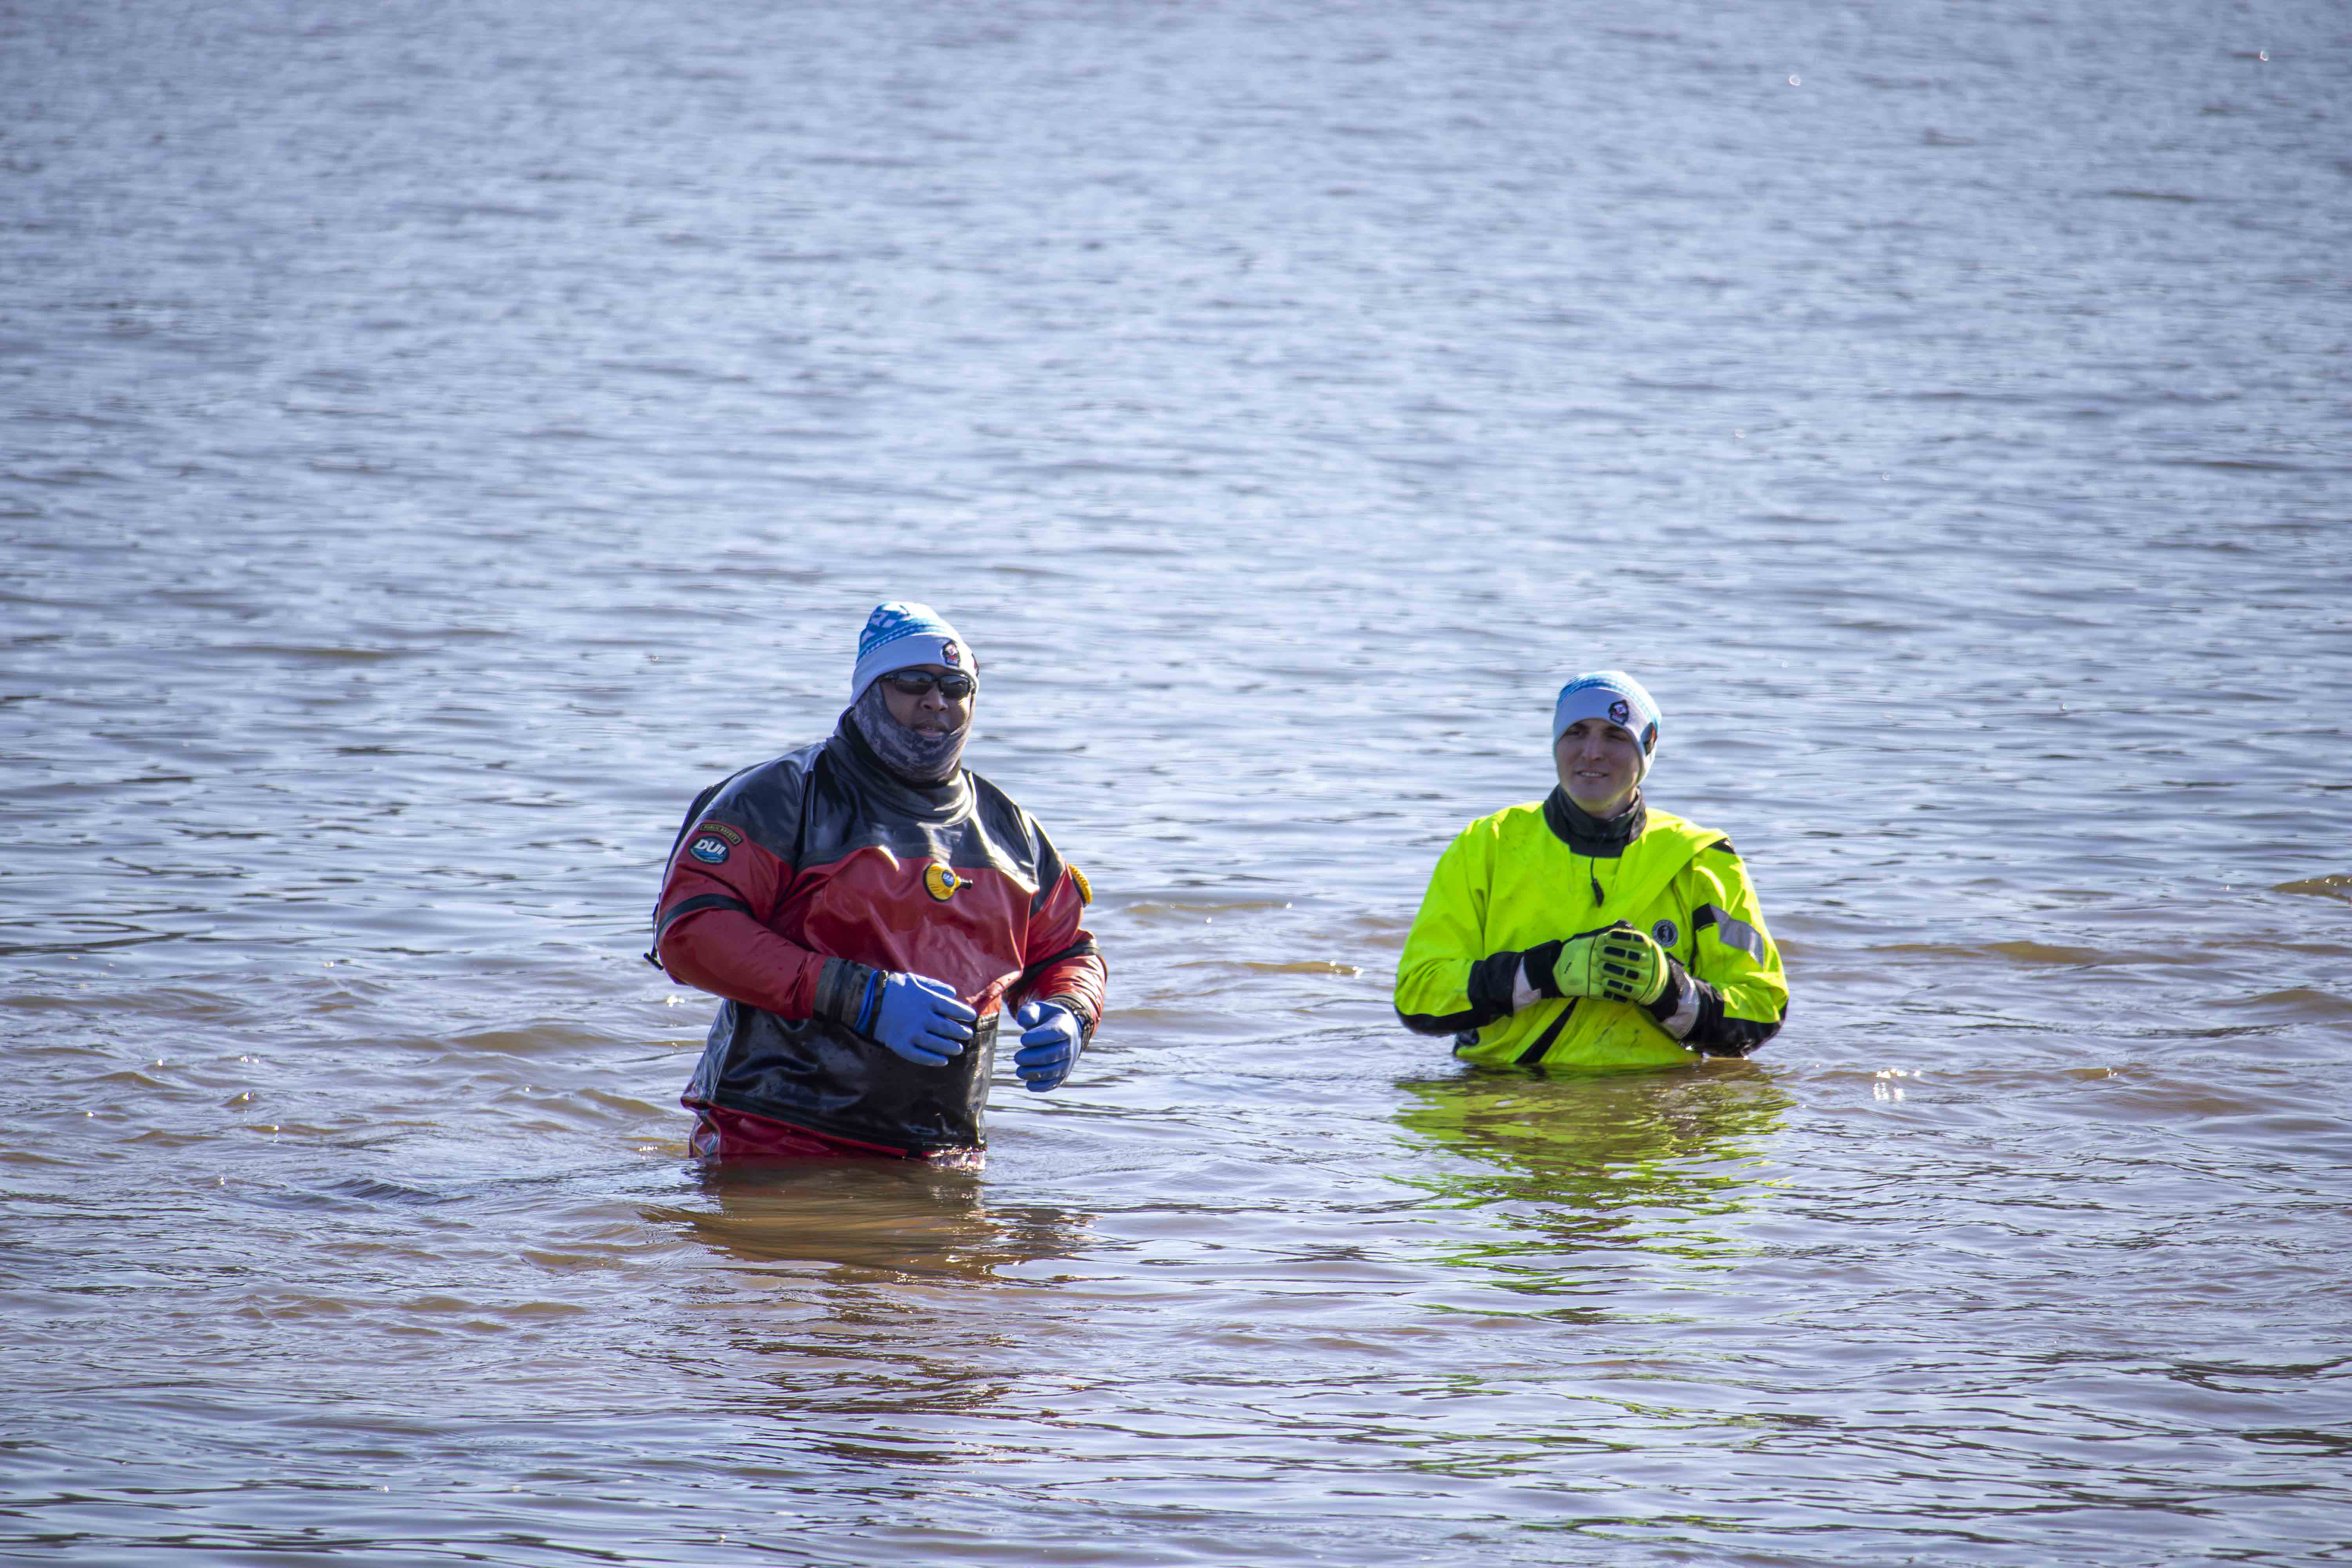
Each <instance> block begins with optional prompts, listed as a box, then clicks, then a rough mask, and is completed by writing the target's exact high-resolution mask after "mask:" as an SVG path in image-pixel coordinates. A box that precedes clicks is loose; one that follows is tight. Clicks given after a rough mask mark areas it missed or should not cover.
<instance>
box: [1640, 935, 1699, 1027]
mask: <svg viewBox="0 0 2352 1568" xmlns="http://www.w3.org/2000/svg"><path fill="white" fill-rule="evenodd" d="M1694 984H1698V983H1697V982H1696V981H1694V980H1693V979H1692V978H1691V973H1690V971H1689V970H1687V969H1685V968H1684V967H1683V961H1682V960H1681V959H1679V958H1676V957H1675V955H1674V954H1673V953H1671V952H1670V953H1668V954H1666V988H1665V989H1664V991H1662V992H1660V993H1658V999H1657V1000H1656V1001H1654V1002H1653V1003H1651V1004H1650V1005H1649V1006H1648V1008H1647V1009H1645V1010H1646V1011H1647V1012H1648V1013H1649V1015H1650V1016H1651V1018H1652V1019H1653V1020H1654V1021H1655V1022H1657V1023H1660V1024H1663V1023H1664V1022H1665V1021H1666V1020H1667V1019H1669V1018H1671V1017H1673V1016H1675V1013H1676V1011H1678V1010H1679V1009H1680V1008H1681V1006H1682V1005H1683V992H1684V989H1685V987H1686V986H1690V985H1694Z"/></svg>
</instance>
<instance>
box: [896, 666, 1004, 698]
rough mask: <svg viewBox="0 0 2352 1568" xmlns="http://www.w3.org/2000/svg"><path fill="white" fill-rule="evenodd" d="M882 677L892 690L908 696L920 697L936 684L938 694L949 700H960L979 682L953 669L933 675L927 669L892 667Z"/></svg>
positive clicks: (970, 692)
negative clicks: (942, 673) (938, 690)
mask: <svg viewBox="0 0 2352 1568" xmlns="http://www.w3.org/2000/svg"><path fill="white" fill-rule="evenodd" d="M882 679H885V680H887V681H888V682H889V683H890V689H892V690H894V691H898V692H900V693H902V694H904V695H906V696H908V697H920V696H921V695H922V694H923V693H924V692H926V691H929V689H931V688H932V687H934V686H936V687H938V688H939V689H940V696H942V697H944V698H946V699H947V700H949V701H950V702H961V701H962V700H964V699H965V698H967V697H969V696H971V694H972V691H973V689H975V688H976V687H978V685H979V684H980V683H979V682H978V681H976V680H974V679H972V678H971V676H969V675H959V674H957V673H956V672H955V671H953V670H950V671H949V672H948V673H947V674H945V675H933V674H932V673H931V672H930V671H929V670H928V669H894V670H892V671H891V672H890V673H889V674H887V675H886V676H884V677H883V678H882Z"/></svg>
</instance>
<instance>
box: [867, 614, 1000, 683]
mask: <svg viewBox="0 0 2352 1568" xmlns="http://www.w3.org/2000/svg"><path fill="white" fill-rule="evenodd" d="M918 664H943V665H945V666H947V667H948V668H950V669H961V670H962V671H963V672H964V673H965V674H967V675H975V676H976V675H978V674H979V673H980V660H978V659H976V658H973V657H972V655H971V648H970V647H966V646H965V644H964V640H963V638H962V637H959V636H957V635H956V629H955V627H953V626H950V625H948V624H947V622H946V621H944V620H942V619H940V613H939V612H938V611H937V610H934V609H933V608H931V607H930V606H929V605H901V604H898V603H897V602H895V601H894V602H892V603H890V604H887V605H875V606H874V613H873V614H872V615H870V616H866V629H865V630H864V631H862V632H860V633H858V634H857V670H856V674H854V675H852V676H851V677H850V678H849V696H850V700H852V701H855V700H856V699H857V698H858V697H860V696H861V695H863V694H864V692H865V690H866V688H867V687H868V686H871V685H873V684H874V682H875V680H876V679H878V678H879V677H882V676H885V675H887V674H889V673H890V672H891V671H892V670H894V669H907V668H911V667H912V666H915V665H918Z"/></svg>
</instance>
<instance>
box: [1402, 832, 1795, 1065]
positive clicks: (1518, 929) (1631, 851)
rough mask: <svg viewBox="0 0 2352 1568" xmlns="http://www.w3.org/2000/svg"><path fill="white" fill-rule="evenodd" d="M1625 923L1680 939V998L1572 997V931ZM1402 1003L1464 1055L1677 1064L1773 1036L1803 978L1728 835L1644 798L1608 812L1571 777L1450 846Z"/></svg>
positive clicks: (1730, 1052)
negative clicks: (1586, 799) (1609, 815)
mask: <svg viewBox="0 0 2352 1568" xmlns="http://www.w3.org/2000/svg"><path fill="white" fill-rule="evenodd" d="M1621 920H1622V921H1627V922H1628V923H1630V924H1632V925H1634V926H1637V927H1639V928H1640V929H1641V930H1643V931H1648V932H1649V933H1650V934H1651V936H1653V937H1654V938H1655V939H1656V940H1657V942H1658V945H1659V946H1661V947H1663V948H1664V949H1665V950H1666V952H1667V955H1668V956H1669V958H1670V959H1671V960H1672V961H1673V962H1672V964H1671V969H1672V973H1671V975H1670V977H1669V980H1668V983H1667V986H1666V992H1665V994H1664V996H1661V997H1660V998H1659V999H1658V1000H1657V1002H1655V1003H1654V1004H1653V1005H1650V1006H1648V1007H1640V1006H1635V1005H1633V1004H1631V1003H1625V1002H1610V1001H1605V1000H1603V999H1601V998H1600V997H1595V996H1586V997H1569V998H1562V997H1560V996H1559V994H1557V993H1556V992H1555V991H1554V990H1553V988H1552V984H1551V968H1552V964H1553V963H1554V962H1555V961H1556V960H1557V959H1558V957H1559V944H1560V942H1561V940H1562V939H1563V938H1566V937H1571V936H1575V935H1578V934H1580V933H1582V932H1585V931H1592V930H1595V929H1597V928H1599V927H1601V926H1606V925H1609V924H1612V922H1614V921H1621ZM1523 982H1532V987H1530V986H1529V985H1528V984H1524V983H1523ZM1396 1008H1397V1015H1398V1016H1399V1017H1401V1018H1402V1019H1403V1020H1404V1023H1405V1026H1406V1027H1408V1028H1411V1029H1413V1030H1416V1031H1418V1032H1419V1033H1422V1034H1425V1035H1454V1036H1455V1037H1456V1038H1455V1042H1454V1054H1455V1055H1457V1056H1459V1057H1461V1058H1463V1059H1465V1061H1474V1062H1484V1063H1489V1064H1501V1063H1509V1062H1523V1063H1538V1062H1539V1063H1542V1064H1543V1065H1545V1066H1548V1067H1570V1068H1600V1069H1608V1068H1648V1067H1668V1066H1674V1065H1678V1064H1681V1063H1684V1062H1687V1061H1689V1060H1690V1059H1691V1057H1692V1053H1693V1052H1694V1051H1704V1052H1706V1053H1707V1054H1709V1055H1712V1056H1744V1055H1746V1054H1747V1053H1748V1052H1749V1051H1751V1050H1753V1049H1755V1048H1756V1047H1758V1046H1760V1045H1762V1044H1763V1043H1764V1042H1765V1041H1767V1040H1769V1039H1770V1038H1771V1037H1773V1035H1775V1034H1776V1033H1778V1032H1779V1031H1780V1020H1781V1019H1782V1018H1783V1017H1785V1016H1787V1015H1788V1011H1789V984H1788V981H1787V980H1786V979H1785V978H1784V977H1783V976H1782V974H1781V973H1780V951H1779V950H1778V949H1777V948H1775V947H1774V946H1773V945H1772V938H1771V936H1770V935H1769V933H1768V932H1767V931H1765V929H1764V916H1763V913H1762V911H1761V910H1759V909H1758V908H1757V904H1756V890H1755V889H1754V888H1752V887H1751V886H1749V884H1748V870H1747V868H1746V867H1745V866H1743V865H1741V864H1740V860H1739V857H1738V855H1737V854H1736V853H1734V852H1733V850H1732V847H1731V841H1730V840H1729V839H1727V838H1726V837H1723V835H1721V834H1719V833H1710V832H1708V831H1707V830H1706V829H1705V828H1703V827H1696V826H1692V825H1691V824H1689V823H1687V822H1685V821H1684V820H1682V818H1680V817H1678V816H1667V815H1666V814H1665V813H1664V812H1659V811H1651V810H1649V809H1648V808H1647V807H1646V806H1643V805H1635V807H1634V808H1633V812H1632V813H1631V814H1629V815H1628V816H1622V817H1619V818H1618V819H1616V820H1615V821H1613V822H1607V823H1603V822H1599V821H1596V820H1595V819H1594V818H1592V817H1590V816H1586V815H1585V814H1584V813H1583V812H1581V811H1580V810H1578V809H1577V807H1576V805H1575V803H1573V802H1572V801H1570V799H1569V798H1568V795H1567V792H1565V791H1564V790H1557V789H1556V790H1554V791H1553V792H1552V794H1551V797H1550V798H1549V799H1548V800H1545V801H1543V802H1541V803H1540V804H1530V805H1514V806H1509V807H1507V808H1506V809H1504V810H1502V811H1498V812H1496V813H1495V814H1494V815H1493V816H1482V817H1480V818H1479V819H1478V820H1477V821H1475V822H1474V823H1472V824H1471V825H1470V826H1467V827H1465V828H1464V829H1463V830H1462V834H1461V837H1457V838H1456V839H1454V842H1453V843H1452V844H1451V845H1449V846H1448V847H1446V850H1445V853H1444V855H1442V856H1440V857H1439V858H1438V861H1437V868H1436V870H1434V871H1433V872H1432V873H1431V874H1430V879H1429V891H1428V893H1427V894H1426V895H1425V896H1424V897H1423V899H1422V902H1421V913H1420V914H1419V915H1418V916H1416V917H1415V918H1414V920H1413V922H1412V934H1411V935H1410V936H1408V937H1407V938H1406V939H1405V944H1404V955H1403V956H1402V958H1400V959H1399V960H1398V961H1397V980H1396Z"/></svg>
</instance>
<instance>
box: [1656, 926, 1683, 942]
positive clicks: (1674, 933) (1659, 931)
mask: <svg viewBox="0 0 2352 1568" xmlns="http://www.w3.org/2000/svg"><path fill="white" fill-rule="evenodd" d="M1682 934H1683V933H1682V932H1681V931H1679V930H1678V929H1676V927H1675V922H1674V921H1659V922H1658V923H1657V924H1656V925H1654V926H1652V927H1651V928H1650V937H1651V940H1652V941H1654V942H1656V943H1657V944H1658V945H1659V946H1660V947H1672V946H1674V945H1675V938H1676V937H1678V936H1680V935H1682Z"/></svg>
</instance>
